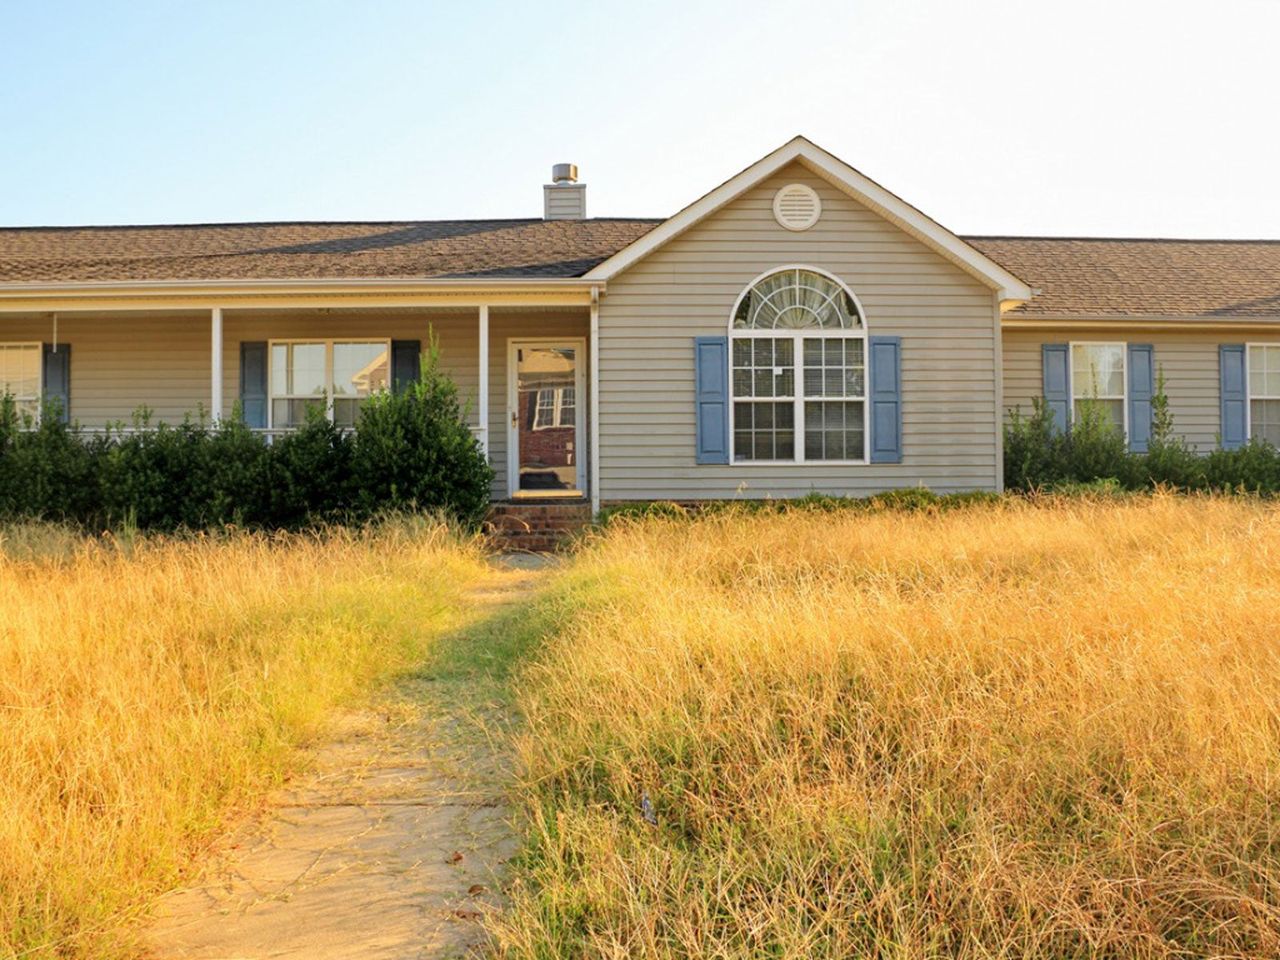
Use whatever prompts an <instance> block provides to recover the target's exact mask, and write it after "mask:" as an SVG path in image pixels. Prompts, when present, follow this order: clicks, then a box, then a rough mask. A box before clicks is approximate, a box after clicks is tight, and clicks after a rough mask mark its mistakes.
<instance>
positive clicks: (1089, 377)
mask: <svg viewBox="0 0 1280 960" xmlns="http://www.w3.org/2000/svg"><path fill="white" fill-rule="evenodd" d="M1071 389H1072V393H1073V395H1074V396H1075V397H1076V398H1077V399H1081V398H1089V397H1102V398H1108V399H1114V400H1122V399H1123V398H1124V344H1121V343H1077V344H1075V345H1074V346H1072V348H1071Z"/></svg>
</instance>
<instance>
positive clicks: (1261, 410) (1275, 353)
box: [1247, 343, 1280, 447]
mask: <svg viewBox="0 0 1280 960" xmlns="http://www.w3.org/2000/svg"><path fill="white" fill-rule="evenodd" d="M1247 349H1248V351H1249V439H1251V440H1265V441H1267V442H1268V443H1270V444H1273V445H1274V446H1277V447H1280V344H1264V343H1251V344H1249V346H1248V347H1247Z"/></svg>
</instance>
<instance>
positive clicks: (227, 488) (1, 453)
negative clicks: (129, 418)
mask: <svg viewBox="0 0 1280 960" xmlns="http://www.w3.org/2000/svg"><path fill="white" fill-rule="evenodd" d="M437 360H438V358H437V356H436V353H435V350H434V348H433V349H432V350H431V352H430V353H429V354H428V355H426V356H425V357H424V358H423V363H422V374H421V377H420V379H419V381H418V382H417V383H414V384H409V385H406V386H404V387H403V388H402V389H400V390H399V391H397V392H396V393H394V394H392V393H379V394H375V395H374V396H372V397H370V398H369V400H368V401H366V403H365V405H364V407H363V408H362V410H361V415H360V418H359V421H358V423H357V425H356V428H355V430H354V431H353V432H344V431H342V430H340V429H339V428H337V427H335V426H334V425H333V424H332V423H330V422H329V421H328V420H327V419H326V418H325V416H324V415H323V413H322V412H321V411H319V410H318V409H313V410H312V411H311V412H310V414H309V416H308V419H307V421H306V423H305V424H304V425H303V426H302V427H300V428H299V429H298V430H297V431H295V432H293V433H290V434H287V435H284V436H280V437H277V438H275V439H274V441H271V442H269V441H268V440H267V439H265V438H264V437H263V436H262V435H260V434H257V433H254V432H253V431H252V430H250V429H249V428H248V427H246V426H245V425H244V424H243V423H242V422H241V420H240V417H239V415H238V414H237V415H235V416H233V417H231V418H230V419H228V420H226V421H224V422H222V423H219V424H217V425H215V426H210V425H208V424H206V423H205V422H204V421H203V419H192V418H190V417H189V418H187V419H186V420H185V421H184V422H183V423H181V424H179V425H176V426H173V425H169V424H165V423H153V422H152V419H151V416H150V414H149V412H147V411H146V410H142V411H140V412H139V413H138V414H137V415H136V416H135V417H134V421H133V424H132V426H131V428H130V429H125V428H124V426H123V425H122V424H114V425H112V426H110V427H108V429H107V431H106V432H105V433H100V434H89V433H86V432H84V431H83V430H82V429H81V428H80V427H79V425H77V424H71V425H67V424H64V423H62V422H61V417H60V416H59V414H60V411H59V410H58V409H57V408H56V406H54V405H52V404H51V405H50V406H49V408H48V409H47V410H46V411H45V414H44V416H42V417H41V418H40V423H39V424H38V425H36V424H34V423H33V422H32V421H31V419H30V417H23V416H22V415H20V414H19V412H18V409H17V406H16V404H15V403H14V401H13V398H12V397H0V520H19V519H43V520H55V521H63V522H70V523H75V524H80V525H83V526H86V527H91V528H110V527H115V526H121V525H125V526H136V527H137V528H139V529H146V530H160V531H174V530H204V529H211V528H220V527H225V526H229V525H236V526H242V527H252V528H287V529H296V528H299V527H303V526H307V525H312V524H317V523H325V522H344V523H350V522H361V521H364V520H367V519H369V518H371V517H374V516H376V515H378V514H380V513H384V512H388V511H398V510H421V511H432V512H439V513H443V514H446V515H448V516H451V517H453V518H454V519H456V520H458V521H461V522H462V523H464V524H475V523H476V522H478V521H479V520H480V519H482V518H483V516H484V513H485V510H486V509H487V507H488V503H489V490H490V484H491V481H492V479H493V471H492V469H491V468H490V467H489V464H488V461H487V459H486V457H485V455H484V453H483V451H482V450H481V448H480V445H479V443H478V441H477V440H476V439H475V437H474V436H473V435H472V432H471V430H470V428H469V427H468V426H467V424H466V421H465V412H466V411H465V409H464V407H463V405H462V404H461V402H460V400H459V397H458V391H457V388H456V386H455V385H454V384H453V382H452V381H451V380H449V378H448V377H446V376H444V375H443V374H442V373H440V371H439V366H438V362H437Z"/></svg>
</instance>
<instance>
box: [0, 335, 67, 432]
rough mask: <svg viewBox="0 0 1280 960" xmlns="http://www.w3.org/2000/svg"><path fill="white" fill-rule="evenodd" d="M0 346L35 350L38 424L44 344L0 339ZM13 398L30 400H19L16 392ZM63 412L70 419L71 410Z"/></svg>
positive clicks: (42, 399)
mask: <svg viewBox="0 0 1280 960" xmlns="http://www.w3.org/2000/svg"><path fill="white" fill-rule="evenodd" d="M0 347H6V348H8V347H21V348H27V349H34V350H35V352H36V395H35V398H34V399H35V403H36V415H35V425H36V426H39V425H40V420H41V418H42V417H43V416H44V344H43V343H42V342H41V341H39V340H0ZM54 349H55V350H56V349H57V347H56V346H55V347H54ZM13 399H14V401H15V402H26V403H30V402H31V398H27V399H26V400H25V401H21V398H19V397H18V396H17V394H14V395H13ZM65 412H66V415H67V417H68V419H70V417H71V411H70V410H67V411H65Z"/></svg>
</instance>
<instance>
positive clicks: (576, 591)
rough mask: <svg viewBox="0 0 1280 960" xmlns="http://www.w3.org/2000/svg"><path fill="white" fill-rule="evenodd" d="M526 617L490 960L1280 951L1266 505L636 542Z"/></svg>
mask: <svg viewBox="0 0 1280 960" xmlns="http://www.w3.org/2000/svg"><path fill="white" fill-rule="evenodd" d="M550 602H551V603H553V604H554V606H553V607H552V612H553V613H554V614H555V615H556V616H557V617H559V618H561V619H562V622H563V623H564V624H566V626H565V628H564V630H563V631H562V632H561V633H560V636H559V637H558V638H556V639H555V640H553V641H552V642H551V643H550V644H549V646H548V648H547V649H546V650H545V651H544V652H543V654H542V656H541V658H540V661H539V662H538V663H537V664H536V665H535V666H533V667H532V668H531V670H530V672H529V674H528V676H527V677H526V679H525V682H524V684H523V687H522V699H523V706H524V708H525V710H526V713H527V716H528V728H527V732H526V734H525V735H524V737H523V740H522V742H521V754H522V758H523V763H524V770H525V774H524V776H525V781H524V793H525V799H526V809H527V811H528V814H529V820H530V824H529V829H530V831H531V836H532V840H531V845H530V848H529V850H528V852H527V854H526V857H525V860H524V863H523V874H522V880H523V882H522V886H521V887H519V888H518V889H517V892H516V904H515V908H514V910H513V911H512V912H511V913H510V914H509V915H508V917H507V919H506V921H505V922H504V924H503V926H502V927H501V928H500V930H499V931H498V933H499V938H500V944H501V949H502V950H503V951H504V952H505V953H506V954H507V955H508V956H514V957H552V956H608V957H623V956H626V957H632V956H664V957H665V956H679V957H726V958H727V957H771V958H783V957H786V958H791V957H794V958H800V957H833V958H834V957H896V958H918V957H919V958H922V957H937V956H947V957H1010V958H1012V957H1019V958H1021V957H1036V958H1063V957H1174V956H1177V957H1184V956H1197V957H1199V956H1239V957H1245V956H1247V957H1263V956H1280V859H1278V857H1280V779H1278V778H1280V513H1278V512H1277V510H1276V508H1274V507H1272V506H1269V505H1265V504H1260V503H1258V502H1254V501H1249V500H1243V499H1240V500H1229V499H1191V500H1185V499H1175V498H1172V497H1157V498H1154V499H1145V500H1137V501H1127V502H1119V503H1117V502H1111V503H1105V502H1103V503H1085V502H1079V501H1076V502H1072V501H1062V502H1059V503H1042V504H1040V505H1028V504H1019V503H1009V504H1005V505H999V506H995V507H975V508H969V509H964V510H959V511H956V512H953V513H946V514H939V515H920V514H906V513H881V514H874V515H870V514H862V513H837V514H822V513H810V514H792V515H785V516H777V517H768V518H764V517H745V516H741V515H739V516H719V517H709V518H705V519H702V520H699V521H696V522H692V523H685V522H679V521H662V520H658V521H650V522H645V523H638V524H632V525H624V526H619V527H615V528H613V529H612V530H611V531H610V532H609V533H608V535H607V536H605V537H604V538H603V539H601V540H600V541H599V542H597V543H595V544H594V545H593V546H590V547H589V548H588V549H587V550H586V551H585V552H584V553H583V554H582V555H581V556H580V557H579V558H578V560H577V562H576V564H575V566H574V568H573V570H571V571H570V572H569V574H568V575H567V576H566V577H565V578H564V579H563V581H562V583H561V585H560V587H559V592H558V594H557V595H556V597H555V598H554V599H553V600H552V601H550ZM646 795H647V796H648V797H649V798H651V801H652V806H653V808H654V810H655V812H656V815H657V820H658V824H657V826H649V825H648V824H646V823H645V821H644V819H643V818H642V813H641V804H642V798H643V797H645V796H646Z"/></svg>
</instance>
